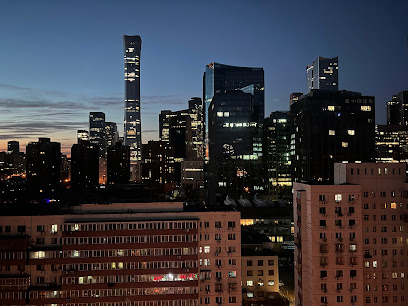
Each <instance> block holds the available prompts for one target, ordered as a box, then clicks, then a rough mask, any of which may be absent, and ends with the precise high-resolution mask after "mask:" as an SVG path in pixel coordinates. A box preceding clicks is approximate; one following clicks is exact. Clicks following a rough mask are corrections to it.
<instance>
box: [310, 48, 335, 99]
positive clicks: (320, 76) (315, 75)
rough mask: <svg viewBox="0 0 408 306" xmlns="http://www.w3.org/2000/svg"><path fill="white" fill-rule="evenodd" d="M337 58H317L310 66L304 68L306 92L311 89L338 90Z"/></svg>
mask: <svg viewBox="0 0 408 306" xmlns="http://www.w3.org/2000/svg"><path fill="white" fill-rule="evenodd" d="M338 69H339V58H338V57H337V56H336V57H333V58H325V57H321V56H318V57H317V58H316V59H315V61H314V62H313V64H312V65H309V66H307V67H306V76H307V92H306V93H309V92H310V91H311V90H312V89H321V90H332V91H337V90H338V89H339V70H338Z"/></svg>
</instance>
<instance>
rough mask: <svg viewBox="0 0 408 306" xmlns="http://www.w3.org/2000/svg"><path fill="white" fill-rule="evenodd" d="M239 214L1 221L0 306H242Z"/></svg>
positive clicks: (170, 210)
mask: <svg viewBox="0 0 408 306" xmlns="http://www.w3.org/2000/svg"><path fill="white" fill-rule="evenodd" d="M239 224H240V213H239V212H236V211H233V210H231V211H211V210H206V211H197V210H189V209H186V208H185V207H183V203H130V204H107V205H106V204H104V205H81V206H78V207H74V208H73V209H72V210H71V211H70V212H69V213H65V214H62V213H61V214H60V215H48V216H1V217H0V304H1V305H26V304H29V305H70V306H74V305H75V306H79V305H81V306H85V305H95V306H96V305H98V306H122V305H123V306H124V305H129V306H130V305H137V306H156V305H157V306H159V305H160V306H198V305H205V304H208V305H219V304H223V305H241V290H240V284H241V266H240V262H241V246H240V243H241V236H240V225H239Z"/></svg>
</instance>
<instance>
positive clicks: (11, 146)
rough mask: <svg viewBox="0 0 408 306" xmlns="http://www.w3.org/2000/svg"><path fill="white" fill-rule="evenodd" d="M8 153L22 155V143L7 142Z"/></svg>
mask: <svg viewBox="0 0 408 306" xmlns="http://www.w3.org/2000/svg"><path fill="white" fill-rule="evenodd" d="M7 152H8V153H16V154H17V153H20V143H19V142H18V141H15V140H11V141H9V142H7Z"/></svg>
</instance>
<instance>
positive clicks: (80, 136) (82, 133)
mask: <svg viewBox="0 0 408 306" xmlns="http://www.w3.org/2000/svg"><path fill="white" fill-rule="evenodd" d="M82 140H85V141H87V140H89V131H87V130H78V131H77V143H80V142H81V141H82Z"/></svg>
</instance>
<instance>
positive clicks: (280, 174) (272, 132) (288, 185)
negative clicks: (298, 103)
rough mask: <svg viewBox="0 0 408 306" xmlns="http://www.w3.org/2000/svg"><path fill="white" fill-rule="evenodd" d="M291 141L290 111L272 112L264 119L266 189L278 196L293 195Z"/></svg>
mask: <svg viewBox="0 0 408 306" xmlns="http://www.w3.org/2000/svg"><path fill="white" fill-rule="evenodd" d="M290 141H291V118H290V113H289V112H272V113H271V114H270V116H269V117H267V118H265V119H264V123H263V146H262V148H263V165H264V174H265V186H266V190H267V192H268V193H269V194H270V195H274V196H276V197H282V196H284V195H289V194H290V196H292V174H291V172H292V168H291V160H290Z"/></svg>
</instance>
